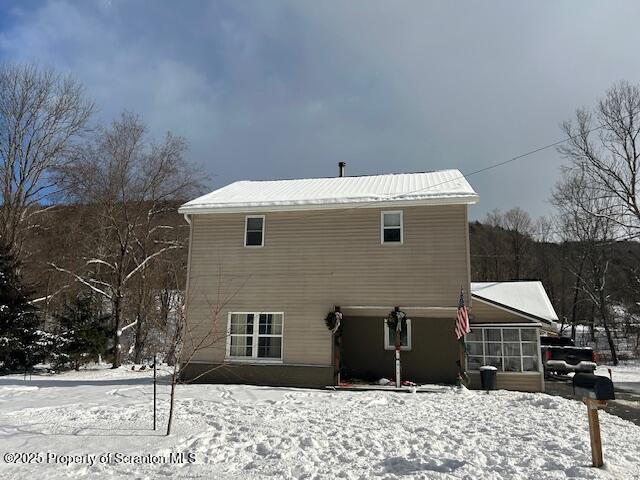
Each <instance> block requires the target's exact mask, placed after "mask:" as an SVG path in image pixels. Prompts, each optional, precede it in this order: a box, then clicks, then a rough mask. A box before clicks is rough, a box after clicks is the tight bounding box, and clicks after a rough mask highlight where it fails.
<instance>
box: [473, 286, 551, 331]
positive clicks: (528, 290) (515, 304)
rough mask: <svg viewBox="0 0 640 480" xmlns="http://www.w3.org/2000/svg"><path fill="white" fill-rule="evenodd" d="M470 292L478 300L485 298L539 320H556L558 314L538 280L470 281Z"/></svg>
mask: <svg viewBox="0 0 640 480" xmlns="http://www.w3.org/2000/svg"><path fill="white" fill-rule="evenodd" d="M471 294H472V295H473V296H474V297H475V298H479V299H480V300H487V301H488V302H489V303H492V304H497V305H499V306H503V307H506V308H507V309H509V310H514V311H517V312H522V313H524V314H526V315H531V316H533V317H535V318H539V319H540V320H544V321H547V322H557V321H558V315H557V314H556V311H555V310H554V309H553V306H552V305H551V301H550V300H549V297H548V296H547V292H546V291H545V289H544V287H543V286H542V282H539V281H533V282H530V281H522V282H471Z"/></svg>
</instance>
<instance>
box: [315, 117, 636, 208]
mask: <svg viewBox="0 0 640 480" xmlns="http://www.w3.org/2000/svg"><path fill="white" fill-rule="evenodd" d="M636 113H640V112H634V113H630V114H629V115H626V116H624V117H622V118H621V120H624V119H627V118H630V117H631V116H633V115H635V114H636ZM606 126H607V125H606V124H604V123H602V124H600V125H598V126H597V127H593V128H591V129H589V130H585V131H584V132H580V133H579V134H576V135H570V136H568V137H565V138H563V139H561V140H557V141H555V142H553V143H549V144H547V145H544V146H542V147H538V148H535V149H533V150H529V151H528V152H525V153H522V154H520V155H516V156H515V157H511V158H508V159H506V160H503V161H501V162H498V163H494V164H491V165H487V166H486V167H483V168H480V169H478V170H474V171H472V172H471V173H468V174H466V175H465V174H461V175H460V176H459V177H455V178H450V179H448V180H444V181H442V182H440V183H436V184H433V185H428V186H426V187H423V188H419V189H416V190H412V191H409V192H403V193H399V194H396V195H390V196H387V197H385V198H380V199H376V200H370V201H368V202H363V203H359V204H357V205H353V206H350V207H342V208H343V209H344V210H355V209H358V208H365V207H369V206H371V205H375V204H377V203H382V202H387V201H389V200H393V199H396V198H401V197H404V196H408V195H412V194H415V193H419V192H424V191H425V190H429V189H432V188H435V187H439V186H442V185H445V184H447V183H451V182H455V181H458V180H462V179H465V180H467V179H468V178H469V177H472V176H474V175H478V174H480V173H484V172H486V171H489V170H492V169H494V168H498V167H502V166H504V165H507V164H509V163H512V162H515V161H517V160H520V159H522V158H525V157H528V156H530V155H534V154H536V153H539V152H542V151H544V150H548V149H549V148H553V147H557V146H558V145H561V144H563V143H565V142H568V141H570V140H573V139H575V138H578V137H580V136H582V135H588V134H590V133H593V132H596V131H598V130H600V129H602V128H604V127H606ZM338 208H339V207H338ZM329 213H331V212H327V214H329ZM322 215H323V214H322V213H321V214H317V215H316V217H318V216H322Z"/></svg>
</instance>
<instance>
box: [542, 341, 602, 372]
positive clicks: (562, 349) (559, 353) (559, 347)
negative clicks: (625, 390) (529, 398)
mask: <svg viewBox="0 0 640 480" xmlns="http://www.w3.org/2000/svg"><path fill="white" fill-rule="evenodd" d="M540 349H541V350H542V362H543V366H544V373H545V375H550V374H552V373H557V374H566V373H570V372H587V373H592V372H593V371H594V370H595V369H596V365H597V364H596V352H594V351H593V349H592V348H591V347H576V346H575V344H574V343H573V340H571V338H569V337H540Z"/></svg>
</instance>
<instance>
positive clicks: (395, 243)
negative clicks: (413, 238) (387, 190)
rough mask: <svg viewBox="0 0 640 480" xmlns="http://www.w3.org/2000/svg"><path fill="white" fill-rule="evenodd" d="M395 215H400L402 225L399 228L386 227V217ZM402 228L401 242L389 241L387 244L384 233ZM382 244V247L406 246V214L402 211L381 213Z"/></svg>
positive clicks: (384, 211)
mask: <svg viewBox="0 0 640 480" xmlns="http://www.w3.org/2000/svg"><path fill="white" fill-rule="evenodd" d="M393 214H399V215H400V225H399V227H398V226H391V227H385V225H384V216H385V215H393ZM397 228H400V241H399V242H392V241H387V242H385V240H384V231H385V230H391V229H394V230H395V229H397ZM380 243H381V244H382V245H403V244H404V213H403V211H402V210H382V211H381V212H380Z"/></svg>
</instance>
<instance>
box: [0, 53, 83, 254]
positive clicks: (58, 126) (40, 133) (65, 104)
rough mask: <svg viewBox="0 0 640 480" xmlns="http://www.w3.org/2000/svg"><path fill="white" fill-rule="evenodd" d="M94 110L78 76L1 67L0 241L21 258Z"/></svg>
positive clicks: (28, 67)
mask: <svg viewBox="0 0 640 480" xmlns="http://www.w3.org/2000/svg"><path fill="white" fill-rule="evenodd" d="M93 110H94V105H93V103H92V102H91V101H89V100H87V98H86V97H85V94H84V91H83V88H82V86H81V85H80V84H79V83H78V82H76V81H75V80H74V79H73V78H72V77H69V76H67V77H64V76H61V75H59V74H58V73H56V72H54V71H53V70H51V69H41V68H39V67H37V66H36V65H2V66H0V182H1V183H2V187H1V192H2V193H1V197H0V219H1V220H0V237H1V238H3V239H4V242H5V243H6V244H7V245H9V246H10V248H11V249H12V251H13V252H14V253H15V254H17V255H19V254H20V253H21V249H22V243H23V240H24V237H25V233H26V232H27V230H29V229H30V228H33V227H34V224H35V221H36V218H37V216H38V215H39V214H40V213H41V212H42V211H43V210H46V209H47V206H46V205H47V203H48V202H47V201H48V199H49V198H51V197H52V196H53V195H55V194H57V193H59V189H60V182H59V180H60V177H59V176H56V175H54V173H55V172H56V171H57V170H59V169H60V168H61V167H63V166H64V165H66V163H67V162H68V159H69V157H70V155H71V154H72V153H73V151H74V148H75V147H76V145H77V141H78V139H79V137H80V135H81V134H82V133H84V132H85V131H86V125H87V121H88V119H89V117H90V116H91V114H92V112H93Z"/></svg>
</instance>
